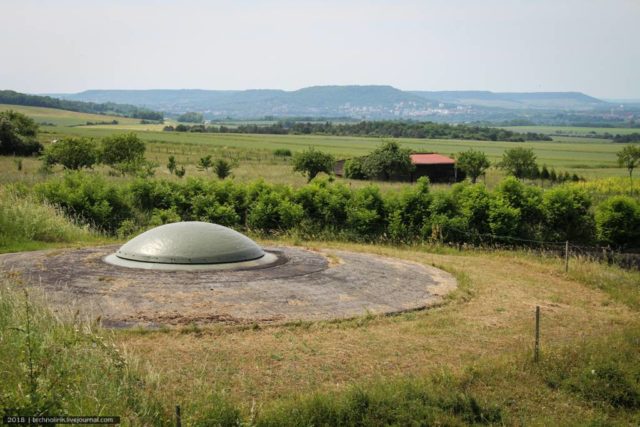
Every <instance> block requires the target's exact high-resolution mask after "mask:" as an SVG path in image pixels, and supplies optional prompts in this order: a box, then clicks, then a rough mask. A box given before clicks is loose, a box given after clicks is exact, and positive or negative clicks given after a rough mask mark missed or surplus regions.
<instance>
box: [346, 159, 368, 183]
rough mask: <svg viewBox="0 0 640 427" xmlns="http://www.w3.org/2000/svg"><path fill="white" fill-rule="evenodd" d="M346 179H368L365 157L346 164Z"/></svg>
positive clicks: (351, 160) (350, 160) (347, 161)
mask: <svg viewBox="0 0 640 427" xmlns="http://www.w3.org/2000/svg"><path fill="white" fill-rule="evenodd" d="M344 177H345V178H349V179H367V174H366V172H365V171H364V157H355V158H353V159H349V160H346V161H345V162H344Z"/></svg>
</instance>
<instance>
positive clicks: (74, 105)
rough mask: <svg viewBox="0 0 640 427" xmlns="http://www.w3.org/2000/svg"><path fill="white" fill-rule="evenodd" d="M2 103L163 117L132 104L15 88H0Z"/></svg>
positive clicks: (131, 115)
mask: <svg viewBox="0 0 640 427" xmlns="http://www.w3.org/2000/svg"><path fill="white" fill-rule="evenodd" d="M0 104H10V105H23V106H30V107H44V108H56V109H60V110H67V111H75V112H80V113H91V114H111V115H115V116H123V117H133V118H137V119H147V120H162V119H163V114H162V113H159V112H156V111H151V110H149V109H146V108H140V107H139V106H135V105H130V104H117V103H114V102H113V101H106V102H102V103H96V102H86V101H82V100H69V99H59V98H54V97H51V96H40V95H28V94H26V93H20V92H15V91H13V90H0Z"/></svg>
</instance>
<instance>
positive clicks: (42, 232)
mask: <svg viewBox="0 0 640 427" xmlns="http://www.w3.org/2000/svg"><path fill="white" fill-rule="evenodd" d="M91 236H92V233H91V231H90V230H89V229H88V227H86V226H84V227H83V226H79V225H77V224H75V223H73V221H71V220H69V219H68V218H67V217H65V215H64V214H63V213H62V211H61V210H60V209H59V208H56V207H54V206H53V205H51V204H49V203H47V202H41V201H39V200H37V199H36V198H35V197H34V196H33V195H31V194H30V192H23V191H19V190H18V189H16V188H14V187H0V249H1V248H2V247H6V246H10V245H14V244H17V243H21V242H44V243H59V242H66V243H70V242H76V241H80V240H85V239H87V238H89V237H91Z"/></svg>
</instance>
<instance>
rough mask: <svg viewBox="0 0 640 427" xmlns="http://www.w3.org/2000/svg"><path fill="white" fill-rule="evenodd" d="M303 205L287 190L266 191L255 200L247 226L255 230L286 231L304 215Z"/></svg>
mask: <svg viewBox="0 0 640 427" xmlns="http://www.w3.org/2000/svg"><path fill="white" fill-rule="evenodd" d="M303 214H304V210H303V208H302V206H300V205H299V204H297V203H295V202H293V201H292V200H291V198H290V195H289V194H287V192H285V191H277V190H272V191H265V192H263V193H261V194H260V195H259V196H258V198H257V199H256V200H255V201H254V202H253V204H252V206H251V209H250V211H249V214H248V216H247V227H249V228H250V229H252V230H255V231H262V232H271V231H285V230H289V229H291V228H293V227H294V226H295V225H296V224H297V223H298V222H299V221H300V220H301V219H302V217H303Z"/></svg>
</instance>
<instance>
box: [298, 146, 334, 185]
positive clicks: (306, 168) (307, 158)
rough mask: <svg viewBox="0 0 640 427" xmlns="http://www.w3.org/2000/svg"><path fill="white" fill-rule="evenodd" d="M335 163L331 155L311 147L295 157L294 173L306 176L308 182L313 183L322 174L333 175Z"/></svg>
mask: <svg viewBox="0 0 640 427" xmlns="http://www.w3.org/2000/svg"><path fill="white" fill-rule="evenodd" d="M334 163H335V159H334V157H333V156H332V155H331V154H329V153H323V152H322V151H317V150H315V149H314V148H313V147H310V148H309V149H308V150H305V151H303V152H300V153H296V155H295V156H293V171H294V172H300V173H302V174H304V175H306V176H307V181H311V180H312V179H313V178H315V177H316V176H317V175H318V174H319V173H320V172H324V173H326V174H329V175H330V174H332V173H333V164H334Z"/></svg>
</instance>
